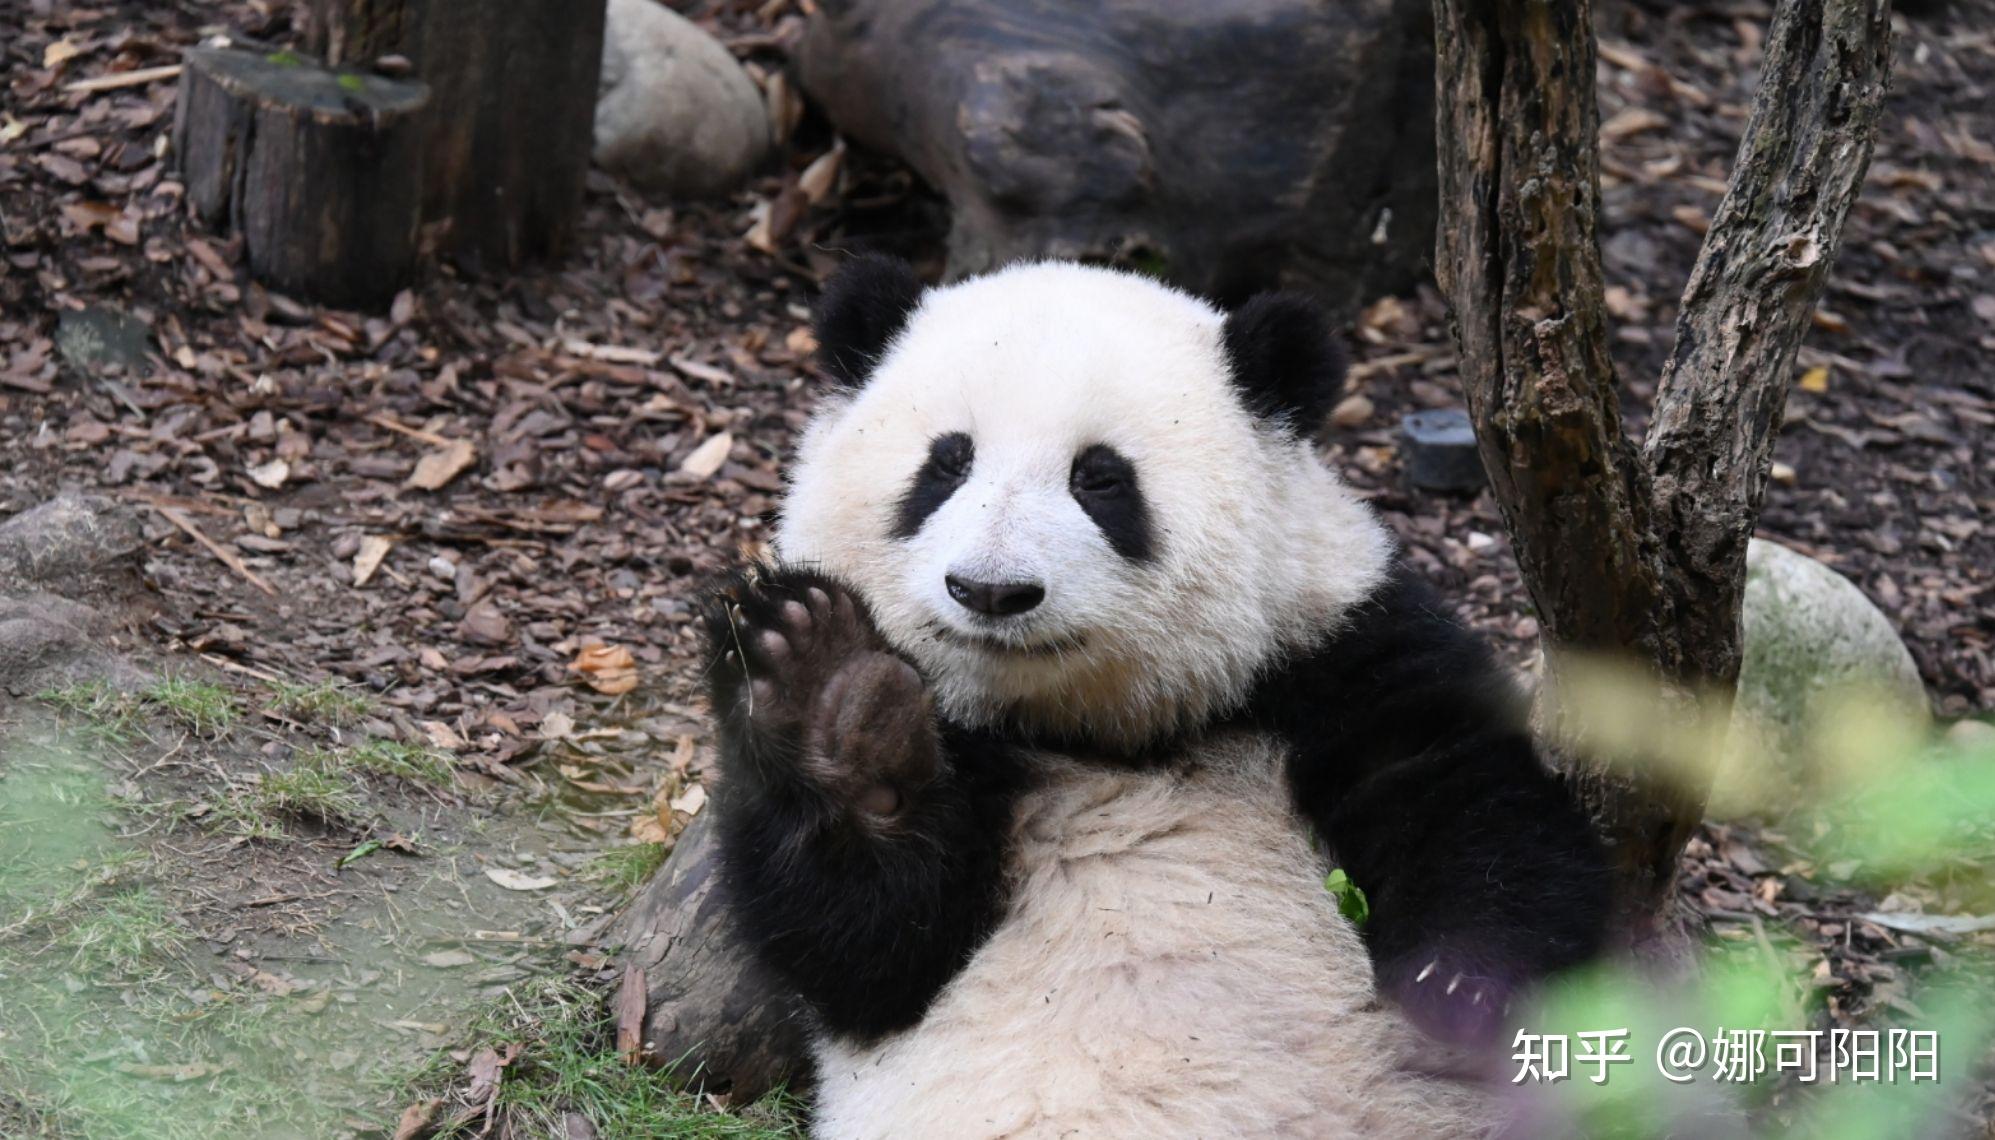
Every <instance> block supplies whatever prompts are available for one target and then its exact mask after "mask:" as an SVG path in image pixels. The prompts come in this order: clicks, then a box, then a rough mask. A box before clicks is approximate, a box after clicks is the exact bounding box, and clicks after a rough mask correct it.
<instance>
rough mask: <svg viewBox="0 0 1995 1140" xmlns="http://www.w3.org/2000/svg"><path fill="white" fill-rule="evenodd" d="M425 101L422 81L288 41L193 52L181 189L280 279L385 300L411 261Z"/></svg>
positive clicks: (354, 299) (182, 111)
mask: <svg viewBox="0 0 1995 1140" xmlns="http://www.w3.org/2000/svg"><path fill="white" fill-rule="evenodd" d="M428 100H429V89H428V88H426V87H424V86H423V85H422V84H420V83H411V82H405V81H400V80H392V79H385V78H383V77H381V76H378V75H361V74H356V73H350V72H335V71H331V70H327V69H325V68H322V67H319V66H318V65H317V64H316V63H315V62H314V61H311V60H308V59H305V58H303V57H300V56H297V55H294V54H292V53H290V52H275V53H269V54H266V53H263V52H255V51H237V50H233V49H208V48H196V49H193V50H190V51H189V52H187V54H186V60H185V70H184V71H182V72H181V78H180V101H179V106H178V109H177V111H176V117H175V120H174V151H175V153H176V154H178V155H179V156H180V162H181V166H182V172H183V174H184V175H185V177H186V180H187V197H188V201H189V202H190V203H191V204H192V205H193V207H194V211H195V213H196V214H197V215H198V216H199V217H200V218H201V220H202V221H203V222H205V223H206V224H208V225H210V226H213V227H217V228H223V229H226V230H229V231H231V232H234V233H239V234H241V235H242V239H243V249H244V254H245V256H246V257H247V258H248V261H249V266H250V269H251V271H252V272H254V273H255V274H256V275H257V276H258V277H260V278H262V279H264V280H267V281H269V282H271V283H272V284H275V285H277V286H278V287H279V288H282V289H284V290H286V291H290V292H296V293H301V294H304V295H307V296H312V297H317V298H320V299H323V300H326V301H329V302H332V303H334V304H351V305H368V304H373V303H375V302H377V301H381V300H384V299H386V298H387V297H389V296H392V295H393V294H394V292H395V290H397V289H399V288H401V287H402V285H404V284H405V283H407V281H408V279H409V277H410V276H411V274H412V273H413V271H414V269H415V265H416V253H417V250H416V237H417V227H418V223H419V221H420V216H421V215H420V211H421V205H422V186H421V183H420V181H419V171H420V169H421V155H422V142H423V140H422V133H421V124H420V121H419V118H418V116H419V115H420V113H421V111H422V109H423V107H424V105H425V104H426V103H427V102H428Z"/></svg>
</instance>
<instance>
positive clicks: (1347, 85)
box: [797, 0, 1435, 312]
mask: <svg viewBox="0 0 1995 1140" xmlns="http://www.w3.org/2000/svg"><path fill="white" fill-rule="evenodd" d="M1429 7H1430V5H1429V0H1342V2H1339V3H1334V4H1329V3H1323V2H1321V0H1099V2H1097V3H1088V4H1075V3H1072V2H1070V0H820V2H819V4H818V6H817V14H816V15H815V16H813V17H812V18H811V20H810V23H809V24H808V25H807V29H806V32H805V35H804V39H803V41H802V43H801V44H800V45H799V49H798V55H797V63H798V67H799V70H800V74H801V78H802V81H803V85H804V87H805V89H806V90H807V91H809V92H810V94H811V95H812V96H813V97H814V98H815V99H817V100H818V101H819V102H820V103H822V104H823V105H824V108H825V110H826V112H827V113H828V114H829V115H830V117H831V120H832V121H833V122H834V123H835V124H837V126H838V127H839V129H840V130H842V131H844V132H845V133H846V134H848V135H850V136H851V137H852V138H854V139H856V140H857V141H859V142H861V143H864V144H865V145H867V146H869V147H871V148H873V149H875V150H879V151H883V152H886V153H889V154H894V155H898V156H899V157H901V158H903V159H905V160H906V161H907V162H908V164H909V165H910V166H912V167H914V169H915V170H916V171H917V172H918V173H920V174H921V176H922V177H923V178H924V179H926V180H927V181H928V182H929V184H930V185H932V186H934V187H935V188H936V189H938V190H940V191H941V192H942V193H943V194H944V195H945V196H947V197H948V199H949V201H950V205H951V207H952V209H953V219H952V229H951V233H950V237H949V273H950V274H951V275H952V276H960V275H964V274H969V273H975V272H979V271H982V270H986V269H990V268H993V267H995V266H998V265H1001V264H1004V263H1005V262H1008V261H1012V260H1016V259H1019V258H1032V257H1048V256H1054V257H1079V258H1088V259H1099V258H1119V259H1121V260H1124V261H1127V262H1130V263H1133V264H1135V265H1138V266H1141V267H1145V268H1149V269H1152V270H1155V271H1159V272H1161V273H1162V275H1163V276H1165V277H1167V278H1169V279H1170V280H1171V281H1173V282H1175V283H1176V284H1179V285H1182V286H1184V287H1186V288H1189V289H1191V290H1194V291H1196V292H1199V293H1202V294H1205V295H1207V296H1211V297H1214V298H1216V299H1218V300H1220V301H1222V302H1228V303H1230V302H1232V301H1236V300H1239V299H1241V298H1243V297H1244V295H1246V294H1248V293H1251V292H1253V291H1256V290H1259V289H1265V288H1268V287H1271V286H1292V287H1298V288H1302V289H1305V290H1307V291H1309V292H1312V293H1314V294H1315V295H1316V296H1317V297H1318V299H1320V300H1321V301H1323V302H1324V303H1325V304H1326V305H1328V306H1329V307H1331V308H1332V309H1334V310H1341V311H1344V312H1349V311H1350V310H1351V309H1352V308H1353V307H1354V306H1355V305H1356V303H1357V302H1359V301H1361V300H1364V299H1368V298H1369V297H1372V296H1376V295H1377V294H1378V293H1380V292H1384V291H1390V290H1394V289H1399V288H1404V287H1406V286H1410V285H1411V284H1413V282H1414V281H1415V280H1416V279H1417V278H1418V277H1419V276H1420V275H1421V273H1422V271H1423V270H1424V269H1425V267H1426V265H1427V264H1428V258H1429V255H1430V253H1431V248H1432V247H1431V242H1432V236H1433V232H1434V230H1433V224H1434V214H1435V174H1434V113H1433V94H1434V64H1433V42H1432V31H1431V27H1432V25H1431V19H1430V15H1429Z"/></svg>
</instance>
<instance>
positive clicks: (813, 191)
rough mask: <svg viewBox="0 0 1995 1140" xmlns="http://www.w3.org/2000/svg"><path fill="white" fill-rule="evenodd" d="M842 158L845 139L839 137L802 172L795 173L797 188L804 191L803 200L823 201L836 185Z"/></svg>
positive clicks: (842, 161) (815, 203)
mask: <svg viewBox="0 0 1995 1140" xmlns="http://www.w3.org/2000/svg"><path fill="white" fill-rule="evenodd" d="M844 159H845V140H844V139H842V138H841V139H838V140H837V141H835V142H833V143H832V144H831V149H830V150H828V151H825V152H824V153H823V154H820V155H818V156H817V157H816V158H815V159H813V160H812V161H811V164H810V165H809V166H806V167H804V172H803V173H802V174H799V175H797V189H799V190H802V191H803V192H804V198H805V200H807V201H808V202H810V204H811V205H813V206H815V205H817V204H818V203H819V202H822V201H824V200H825V198H826V197H828V196H830V194H831V191H832V189H833V188H835V187H836V186H837V185H838V168H839V167H840V166H841V165H843V163H844Z"/></svg>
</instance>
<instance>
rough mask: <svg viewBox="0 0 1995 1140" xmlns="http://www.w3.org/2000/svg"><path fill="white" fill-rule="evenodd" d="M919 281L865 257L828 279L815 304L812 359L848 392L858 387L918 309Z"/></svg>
mask: <svg viewBox="0 0 1995 1140" xmlns="http://www.w3.org/2000/svg"><path fill="white" fill-rule="evenodd" d="M921 289H922V285H921V280H920V278H918V277H916V276H915V275H914V267H913V266H910V265H909V264H908V263H907V262H905V261H901V260H900V259H898V258H892V257H885V256H882V255H880V254H876V253H869V254H867V255H865V256H864V257H858V258H854V259H853V260H851V261H848V262H846V263H845V264H844V265H843V266H841V267H840V268H839V270H838V272H836V273H834V274H832V276H831V280H830V281H829V282H827V283H826V284H825V287H824V295H823V296H822V297H820V298H819V299H818V303H817V320H816V329H815V332H816V335H817V345H818V359H819V360H821V361H822V362H823V364H824V368H825V371H827V372H829V373H831V375H832V378H833V379H835V380H837V381H838V382H839V383H840V384H842V385H845V386H846V387H848V388H859V387H863V386H864V385H865V383H866V378H867V377H868V376H870V375H872V372H873V367H874V366H875V365H877V364H878V363H879V362H880V357H881V355H882V354H883V353H885V352H886V349H887V345H888V344H889V343H891V342H892V341H893V339H894V337H895V336H896V335H897V334H899V332H900V331H901V329H902V328H904V327H906V325H907V321H908V317H910V316H911V315H913V313H914V309H915V306H916V305H918V304H920V303H921Z"/></svg>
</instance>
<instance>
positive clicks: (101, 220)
mask: <svg viewBox="0 0 1995 1140" xmlns="http://www.w3.org/2000/svg"><path fill="white" fill-rule="evenodd" d="M62 216H63V217H65V218H68V219H69V221H70V224H72V225H74V226H75V227H76V228H77V229H79V230H81V231H83V232H84V233H86V234H87V233H89V232H90V231H91V230H101V229H103V228H104V227H105V226H108V225H110V224H111V223H112V222H115V221H117V220H118V208H117V207H116V206H113V205H111V204H110V203H109V202H69V203H66V204H65V205H64V206H63V207H62Z"/></svg>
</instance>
